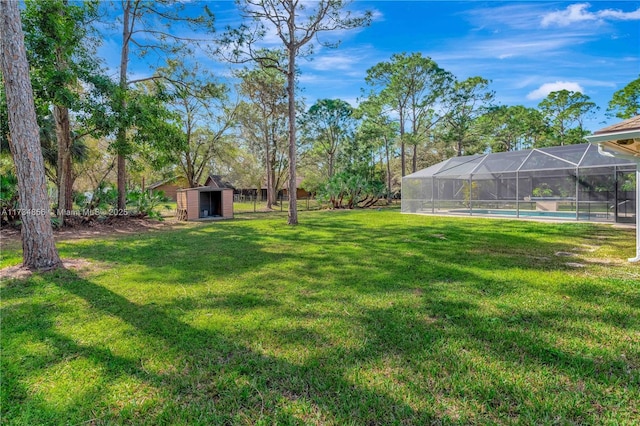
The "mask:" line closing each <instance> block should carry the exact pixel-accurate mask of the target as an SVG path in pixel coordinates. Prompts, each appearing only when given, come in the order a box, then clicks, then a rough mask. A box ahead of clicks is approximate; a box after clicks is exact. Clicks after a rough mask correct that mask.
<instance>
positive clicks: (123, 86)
mask: <svg viewBox="0 0 640 426" xmlns="http://www.w3.org/2000/svg"><path fill="white" fill-rule="evenodd" d="M131 8H132V4H131V2H130V1H126V2H125V3H124V5H123V18H122V21H123V22H122V50H121V51H120V90H122V94H121V95H122V101H121V104H120V108H122V113H124V110H125V109H126V107H127V101H126V97H125V96H124V94H125V92H126V91H127V88H128V84H127V83H128V82H127V67H128V65H129V41H130V39H131V27H130V19H131ZM116 146H117V147H118V149H117V155H118V160H117V174H118V182H117V184H118V211H124V209H125V208H126V203H127V174H126V167H127V161H126V157H125V147H126V146H127V129H126V128H125V127H124V125H123V124H121V127H120V128H119V129H118V133H117V136H116Z"/></svg>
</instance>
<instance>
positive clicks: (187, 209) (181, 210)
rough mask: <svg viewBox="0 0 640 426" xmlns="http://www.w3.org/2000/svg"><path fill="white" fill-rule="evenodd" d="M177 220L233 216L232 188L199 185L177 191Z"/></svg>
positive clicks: (228, 217) (227, 217)
mask: <svg viewBox="0 0 640 426" xmlns="http://www.w3.org/2000/svg"><path fill="white" fill-rule="evenodd" d="M176 201H177V206H176V218H177V219H178V220H187V221H188V220H206V219H231V218H233V189H228V188H215V187H212V186H200V187H198V188H189V189H181V190H178V192H177V200H176Z"/></svg>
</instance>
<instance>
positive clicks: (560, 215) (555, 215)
mask: <svg viewBox="0 0 640 426" xmlns="http://www.w3.org/2000/svg"><path fill="white" fill-rule="evenodd" d="M449 213H462V214H472V215H474V214H478V215H490V216H512V217H516V216H518V211H517V210H501V209H494V210H492V209H473V210H469V209H456V210H449ZM520 216H525V217H541V218H545V217H548V218H550V219H575V218H576V212H558V211H539V210H520ZM579 219H581V220H598V219H600V220H602V219H607V214H606V213H591V214H589V213H580V214H579Z"/></svg>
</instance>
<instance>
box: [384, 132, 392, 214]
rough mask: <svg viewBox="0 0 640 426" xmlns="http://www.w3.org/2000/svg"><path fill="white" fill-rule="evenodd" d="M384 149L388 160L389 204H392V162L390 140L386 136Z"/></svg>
mask: <svg viewBox="0 0 640 426" xmlns="http://www.w3.org/2000/svg"><path fill="white" fill-rule="evenodd" d="M384 151H385V156H386V160H387V204H391V163H390V161H389V160H390V156H391V155H390V153H389V140H388V139H387V138H386V137H385V138H384Z"/></svg>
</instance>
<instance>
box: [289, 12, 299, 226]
mask: <svg viewBox="0 0 640 426" xmlns="http://www.w3.org/2000/svg"><path fill="white" fill-rule="evenodd" d="M294 18H295V16H294V14H292V15H291V21H290V31H291V32H290V34H291V37H295V31H294V30H295V22H294ZM296 53H297V52H296V51H295V46H294V42H293V41H292V42H291V43H290V45H289V64H288V65H289V68H288V70H287V94H288V95H289V215H288V220H287V223H288V224H289V225H297V224H298V197H297V196H298V193H297V189H298V188H296V98H295V94H296V64H295V62H296Z"/></svg>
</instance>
